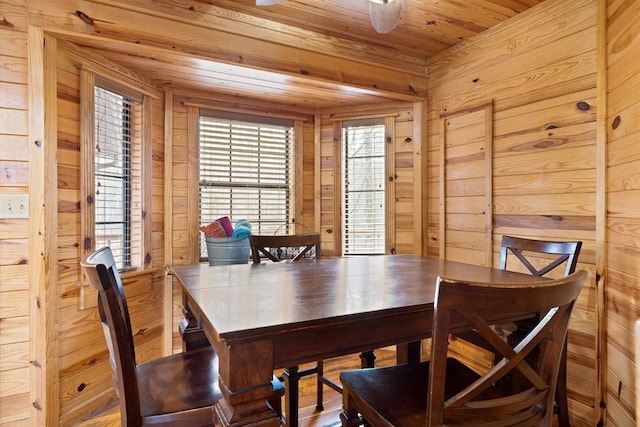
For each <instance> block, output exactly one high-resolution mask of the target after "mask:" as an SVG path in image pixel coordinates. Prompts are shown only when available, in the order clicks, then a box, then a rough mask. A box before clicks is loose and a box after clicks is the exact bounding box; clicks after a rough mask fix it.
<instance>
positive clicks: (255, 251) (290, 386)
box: [249, 233, 375, 426]
mask: <svg viewBox="0 0 640 427" xmlns="http://www.w3.org/2000/svg"><path fill="white" fill-rule="evenodd" d="M249 245H250V246H251V259H252V260H253V263H254V264H259V263H260V262H261V261H262V260H263V259H266V260H268V261H272V262H280V261H290V262H299V261H301V260H309V259H318V258H320V233H304V234H289V235H280V234H277V235H256V234H252V235H249ZM360 359H361V360H362V366H363V367H373V361H374V359H375V356H374V354H373V352H372V351H371V352H364V353H362V354H361V355H360ZM308 375H315V376H316V380H317V391H316V409H317V410H319V411H322V410H323V409H324V396H323V391H324V387H323V386H324V385H327V386H328V387H329V388H331V389H333V390H335V391H337V392H338V393H342V386H341V385H340V384H339V383H337V382H336V381H333V380H332V379H331V378H328V377H326V376H325V375H324V363H323V361H322V360H318V361H317V362H316V366H313V367H310V368H306V369H303V370H300V369H299V368H298V366H291V367H289V368H287V369H286V370H285V372H284V374H283V380H284V382H285V419H286V422H287V425H288V426H296V425H298V391H299V381H300V378H302V377H305V376H308Z"/></svg>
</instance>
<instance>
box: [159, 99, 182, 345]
mask: <svg viewBox="0 0 640 427" xmlns="http://www.w3.org/2000/svg"><path fill="white" fill-rule="evenodd" d="M163 107H164V138H163V139H164V157H163V158H164V168H163V173H164V203H163V206H162V208H163V211H162V212H163V226H164V232H165V240H164V259H165V261H166V262H167V264H173V263H174V259H173V241H172V239H171V236H172V234H173V89H172V88H169V87H166V88H164V106H163ZM175 297H176V296H174V289H173V276H170V275H168V274H166V275H165V279H164V297H163V303H164V307H163V315H162V317H163V322H164V333H163V335H164V340H163V346H164V351H163V355H165V356H166V355H169V354H171V353H172V352H173V342H174V339H175V337H174V336H173V335H174V333H175V330H176V328H174V324H175V323H176V321H179V320H178V319H176V321H174V305H173V300H174V298H175ZM176 300H177V301H179V300H178V299H176Z"/></svg>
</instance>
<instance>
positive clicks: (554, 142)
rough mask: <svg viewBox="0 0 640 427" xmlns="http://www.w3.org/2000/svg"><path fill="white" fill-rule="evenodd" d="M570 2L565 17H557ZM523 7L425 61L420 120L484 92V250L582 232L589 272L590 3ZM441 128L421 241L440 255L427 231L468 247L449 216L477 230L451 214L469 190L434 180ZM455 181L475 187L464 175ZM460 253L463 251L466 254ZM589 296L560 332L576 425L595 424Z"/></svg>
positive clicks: (443, 137) (592, 140) (431, 146)
mask: <svg viewBox="0 0 640 427" xmlns="http://www.w3.org/2000/svg"><path fill="white" fill-rule="evenodd" d="M567 8H568V9H567ZM569 9H570V10H572V12H571V13H570V15H572V16H571V17H569V15H567V14H564V13H560V14H558V15H556V12H559V11H562V10H569ZM528 12H529V13H527V14H521V15H520V16H518V17H516V18H514V19H511V20H509V21H508V22H506V23H504V25H498V26H496V27H494V28H492V29H490V30H488V31H487V32H486V33H485V34H484V37H483V38H476V39H473V40H470V41H468V42H467V43H462V44H460V45H458V46H456V47H454V48H451V49H449V50H448V51H447V52H445V53H443V54H442V55H440V56H438V57H434V58H432V59H430V60H429V61H428V70H429V76H430V80H429V100H428V110H427V118H428V120H429V121H430V122H432V123H435V122H436V121H438V120H440V117H441V116H443V115H450V114H454V113H455V112H456V111H463V112H464V111H468V110H470V109H472V107H473V106H474V105H477V104H479V103H480V102H482V100H486V99H489V98H491V99H493V109H494V120H493V123H492V124H493V139H492V142H493V166H492V168H491V171H492V178H493V186H492V191H493V197H492V200H491V202H492V207H493V215H492V216H493V221H494V226H493V233H491V234H492V236H491V237H492V239H493V242H494V243H492V244H489V245H488V247H487V251H488V252H490V253H493V254H494V258H495V256H496V254H497V250H498V249H497V248H498V246H499V244H498V243H497V242H499V241H500V239H501V236H502V235H503V234H514V235H521V236H531V237H533V238H535V237H539V238H544V236H547V237H549V238H552V239H567V240H569V239H578V238H579V239H580V240H583V242H584V247H583V251H582V253H581V256H580V260H579V268H586V269H587V270H588V271H591V272H592V274H593V276H592V277H595V273H596V272H595V256H596V252H597V251H598V250H599V248H598V247H597V245H596V234H595V233H596V222H597V219H596V200H597V197H598V196H597V195H596V180H597V175H596V162H597V161H598V159H597V156H596V154H597V148H596V120H597V117H596V115H597V114H598V108H597V107H598V105H599V102H600V100H598V99H597V91H596V83H597V81H596V75H597V69H596V50H595V41H596V31H597V30H596V28H597V25H596V24H597V23H596V4H595V2H591V1H582V0H575V1H574V0H571V1H569V2H566V1H564V2H561V1H557V0H548V1H546V2H545V3H544V4H542V5H540V6H539V7H537V8H534V9H531V10H529V11H528ZM550 16H554V18H553V19H549V17H550ZM545 26H549V27H554V28H556V30H555V31H552V32H546V31H544V30H543V29H542V28H543V27H545ZM551 34H553V37H550V35H551ZM558 34H563V35H562V36H561V37H557V36H558ZM516 40H519V42H518V43H516ZM489 41H490V42H489ZM551 51H553V52H551ZM543 52H546V53H543ZM515 70H517V71H515ZM448 132H449V129H446V128H445V127H444V125H442V124H441V125H440V126H439V127H438V126H432V127H430V128H429V129H428V132H427V142H428V148H427V149H428V153H429V156H430V159H429V160H428V165H430V166H431V168H434V167H435V168H437V169H436V170H438V171H439V172H440V174H439V175H437V174H434V173H432V172H431V173H430V172H429V170H427V176H426V182H427V188H428V189H432V188H434V189H435V188H439V189H440V193H441V194H445V198H444V199H442V196H441V198H440V199H432V198H429V197H427V216H428V218H430V219H429V220H428V223H429V224H430V225H428V227H429V228H428V238H427V247H428V248H429V250H430V251H432V252H435V250H436V246H439V249H438V252H439V254H440V256H447V257H448V256H449V255H450V254H449V251H450V250H451V248H450V247H449V246H448V245H447V242H442V241H440V242H438V244H437V245H436V244H435V243H434V237H435V236H439V238H440V239H442V238H443V237H446V238H447V239H451V238H453V239H458V240H459V241H460V242H462V243H461V244H464V245H468V243H467V242H466V241H465V237H466V236H464V235H461V234H460V233H458V234H449V233H446V231H445V230H446V229H448V228H450V227H453V226H457V224H464V225H469V226H471V227H473V229H474V230H481V229H482V228H481V225H484V222H483V221H478V220H477V219H476V220H475V222H473V221H474V219H473V218H469V220H468V221H465V218H462V217H461V216H460V213H457V212H454V210H455V209H458V210H461V209H462V208H461V207H468V208H472V207H473V206H478V205H479V203H478V199H477V198H467V199H462V198H458V199H454V198H447V197H446V196H448V193H449V192H452V191H462V190H463V189H465V187H464V186H461V185H459V186H458V187H452V186H449V185H448V184H447V183H443V182H440V180H442V179H443V177H447V174H450V173H451V172H452V169H451V167H450V166H448V165H447V164H446V163H445V161H444V159H445V158H447V157H446V153H442V152H440V151H441V150H442V149H443V147H446V149H447V150H448V149H450V145H451V142H450V140H449V138H450V137H451V135H450V134H448ZM485 174H488V172H483V175H485ZM465 184H467V185H468V187H466V188H468V191H473V190H472V189H473V188H474V187H472V184H474V182H473V181H469V182H467V183H465ZM475 185H476V186H479V185H480V183H479V182H476V183H475ZM487 188H488V187H487ZM443 203H444V204H446V205H447V206H446V207H444V206H442V204H443ZM452 204H453V205H454V206H453V207H452V206H451V205H452ZM455 206H458V207H457V208H455ZM443 216H444V217H443ZM443 227H444V228H445V229H443ZM485 237H486V236H485ZM474 240H475V241H478V240H482V239H474ZM443 251H444V252H445V253H444V255H443ZM459 255H460V256H464V257H470V256H471V255H470V254H468V253H467V252H464V253H463V252H459ZM493 262H494V264H495V262H496V261H495V260H494V261H493ZM595 295H596V293H595V287H593V286H592V287H589V288H588V289H586V290H585V292H584V293H583V295H581V302H580V304H579V306H577V307H576V310H574V315H573V317H572V319H573V323H572V324H571V326H570V328H571V329H570V332H569V354H570V356H569V358H570V363H569V398H570V400H571V403H570V404H571V417H572V424H575V425H578V426H581V425H593V420H594V419H595V417H596V414H595V411H596V407H597V406H598V405H599V400H598V397H597V393H596V388H597V385H596V381H597V372H596V361H597V359H595V358H596V353H595V349H596V342H597V329H596V327H597V320H596V305H597V304H598V303H597V301H596V299H595V298H594V296H595ZM594 396H596V397H595V399H594ZM585 423H586V424H585Z"/></svg>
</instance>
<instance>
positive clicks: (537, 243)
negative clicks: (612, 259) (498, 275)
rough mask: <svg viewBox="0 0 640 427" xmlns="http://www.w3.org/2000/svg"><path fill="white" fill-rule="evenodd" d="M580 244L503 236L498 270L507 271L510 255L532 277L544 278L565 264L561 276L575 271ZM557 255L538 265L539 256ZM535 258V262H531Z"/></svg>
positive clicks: (576, 242) (577, 242)
mask: <svg viewBox="0 0 640 427" xmlns="http://www.w3.org/2000/svg"><path fill="white" fill-rule="evenodd" d="M581 247H582V242H579V241H575V242H554V241H548V240H533V239H525V238H521V237H512V236H503V237H502V244H501V245H500V268H501V269H503V270H506V269H508V255H509V254H510V253H511V254H513V255H515V257H516V258H517V259H518V260H520V262H521V263H522V265H524V266H525V267H526V269H527V270H528V271H529V272H530V273H531V274H532V275H534V276H544V275H545V274H547V273H549V272H550V271H552V270H554V269H555V268H556V267H558V266H560V265H562V264H565V263H566V264H565V268H564V273H563V276H568V275H569V274H571V273H573V272H574V271H576V265H577V263H578V255H580V248H581ZM544 254H546V255H557V257H555V258H553V260H552V261H550V262H548V260H545V262H544V263H543V264H544V265H542V266H540V267H537V266H534V263H537V264H538V265H540V261H539V257H540V255H544ZM533 258H537V260H536V261H537V262H536V261H533Z"/></svg>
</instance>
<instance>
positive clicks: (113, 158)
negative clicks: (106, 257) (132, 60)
mask: <svg viewBox="0 0 640 427" xmlns="http://www.w3.org/2000/svg"><path fill="white" fill-rule="evenodd" d="M83 72H84V73H85V74H84V76H83V79H82V82H83V85H82V88H81V111H83V116H82V121H83V126H82V134H81V138H82V143H81V165H82V166H81V168H80V175H81V192H82V194H83V195H84V196H83V197H82V199H81V212H82V233H83V241H84V246H83V251H84V252H83V255H88V253H90V252H91V251H93V250H95V249H97V248H100V247H103V246H109V247H111V250H112V252H113V255H114V257H115V260H116V265H117V266H118V268H119V269H120V270H130V269H134V268H138V267H145V266H147V265H148V264H150V263H151V256H150V255H149V251H150V246H151V243H150V239H151V237H150V235H151V232H150V231H151V229H150V226H151V224H150V215H149V216H148V217H147V215H146V214H145V213H146V212H147V211H148V209H145V207H146V208H148V207H149V206H150V200H149V198H150V196H151V195H150V191H149V190H147V191H145V188H150V186H151V176H150V172H151V170H150V169H151V168H150V165H149V163H150V155H151V148H150V145H151V144H150V141H149V143H147V139H150V135H143V134H142V129H143V128H144V127H143V121H144V120H150V111H151V110H150V108H145V105H146V106H147V107H148V106H149V105H150V104H149V101H148V100H147V97H146V96H144V95H142V94H139V93H137V92H135V91H133V90H131V89H129V88H128V87H127V86H124V85H121V84H119V83H116V82H112V81H110V80H107V79H104V78H101V77H99V76H96V75H94V74H93V73H92V72H91V71H89V70H86V69H83ZM143 141H144V142H143Z"/></svg>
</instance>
